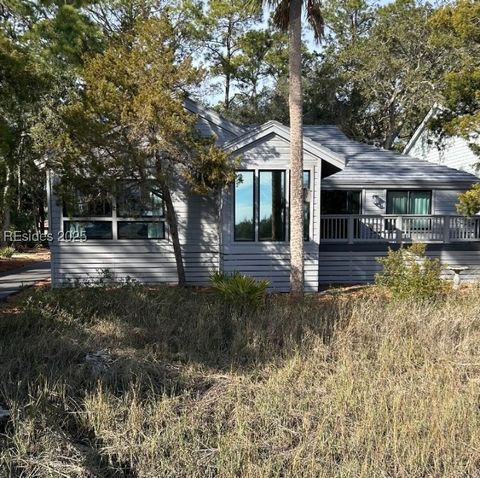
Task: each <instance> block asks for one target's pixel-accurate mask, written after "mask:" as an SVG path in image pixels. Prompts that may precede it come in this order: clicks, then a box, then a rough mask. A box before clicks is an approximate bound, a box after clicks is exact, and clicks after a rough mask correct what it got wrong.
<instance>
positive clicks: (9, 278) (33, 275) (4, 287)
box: [0, 261, 50, 301]
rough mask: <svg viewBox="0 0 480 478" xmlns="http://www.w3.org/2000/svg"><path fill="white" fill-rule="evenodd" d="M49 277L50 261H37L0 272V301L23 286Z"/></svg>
mask: <svg viewBox="0 0 480 478" xmlns="http://www.w3.org/2000/svg"><path fill="white" fill-rule="evenodd" d="M49 277H50V261H47V262H37V263H35V264H30V265H27V266H24V267H21V268H19V269H13V270H11V271H7V272H2V273H1V274H0V301H2V300H5V299H6V298H7V297H8V296H9V295H12V294H15V293H16V292H18V291H20V290H21V289H22V288H24V287H28V286H31V285H33V284H35V282H37V281H40V280H45V279H48V278H49Z"/></svg>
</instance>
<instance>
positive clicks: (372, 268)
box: [48, 100, 480, 291]
mask: <svg viewBox="0 0 480 478" xmlns="http://www.w3.org/2000/svg"><path fill="white" fill-rule="evenodd" d="M186 108H187V109H188V110H190V111H191V112H192V113H193V114H195V115H196V116H197V121H198V122H197V127H198V129H199V131H200V132H201V133H202V134H205V135H211V134H214V135H215V137H216V138H217V142H218V144H219V145H220V146H221V147H223V148H224V149H226V150H227V151H229V153H230V154H231V156H232V157H235V156H238V157H239V158H240V165H239V167H238V171H237V175H238V177H239V179H240V178H241V181H238V182H237V183H236V184H235V185H232V186H230V188H229V189H228V190H226V191H224V192H223V193H222V194H220V195H217V196H205V197H202V196H196V195H194V194H192V193H190V192H189V191H187V190H186V189H185V188H184V187H183V186H182V185H181V184H179V185H178V190H176V191H175V192H174V195H173V196H174V202H175V207H176V212H177V219H178V223H179V235H180V242H181V247H182V251H183V257H184V262H185V270H186V279H187V282H188V283H189V284H194V285H206V284H208V283H209V277H210V275H211V274H212V273H213V272H214V271H224V272H226V273H231V272H233V271H238V272H240V273H243V274H246V275H248V276H252V277H256V278H258V279H268V280H270V282H271V288H272V290H277V291H286V290H288V288H289V276H290V247H289V210H290V204H289V202H290V192H289V187H290V173H289V162H290V130H289V128H288V127H287V126H284V125H282V124H280V123H278V122H276V121H269V122H267V123H265V124H263V125H260V126H256V127H248V126H247V127H245V126H240V125H236V124H233V123H231V122H230V121H227V120H225V119H224V118H222V117H220V116H219V115H217V114H216V113H214V112H212V111H209V110H206V109H204V108H202V107H200V106H199V105H198V104H196V103H195V102H193V101H190V100H188V101H187V102H186ZM303 148H304V188H305V219H304V220H305V256H304V260H305V290H307V291H316V290H318V288H319V286H322V285H325V284H327V285H328V284H331V283H359V282H370V281H372V280H373V279H374V276H375V273H376V272H378V271H379V269H380V266H379V264H378V262H377V260H376V258H377V257H379V256H384V255H385V254H386V253H387V251H388V247H393V248H398V247H400V245H401V244H402V243H409V242H412V241H421V242H427V243H429V244H428V248H427V253H428V254H429V255H430V256H432V257H437V258H439V259H440V260H441V262H442V263H443V264H444V265H447V264H448V265H462V266H468V267H469V270H468V273H465V274H464V277H465V279H478V278H480V217H478V218H466V217H461V216H458V215H456V210H455V203H456V202H457V197H458V194H459V193H461V192H463V191H465V190H467V189H469V188H470V187H471V186H472V184H474V183H477V182H479V181H480V178H478V177H476V176H473V175H472V174H469V173H467V172H465V171H458V170H457V169H452V168H449V167H447V166H445V165H440V164H433V163H431V162H428V161H419V160H416V159H413V158H411V157H410V156H406V155H403V154H398V153H394V152H392V151H386V150H383V149H379V148H374V147H372V146H368V145H366V144H363V143H359V142H356V141H352V140H350V139H349V138H347V137H346V136H345V135H344V134H343V133H342V132H341V131H340V130H339V129H338V128H337V127H336V126H327V125H310V126H307V125H306V126H305V127H304V141H303ZM56 180H57V178H55V177H53V176H52V175H49V185H48V192H49V221H50V228H51V232H52V233H53V236H54V241H53V243H52V244H51V251H52V283H53V286H54V287H57V286H61V285H63V284H68V283H69V282H70V280H72V279H73V280H75V279H78V280H80V281H82V280H86V279H88V278H89V277H92V276H95V275H97V274H98V273H99V272H101V271H102V270H105V269H108V270H109V272H110V273H111V274H112V275H113V277H115V278H118V279H122V278H125V277H131V278H133V279H135V280H137V281H140V282H147V283H158V282H170V283H175V282H176V281H177V272H176V267H175V258H174V254H173V247H172V240H171V235H170V231H169V229H168V224H167V223H166V219H165V210H164V207H163V201H162V198H161V197H159V196H158V191H157V190H156V189H157V188H155V187H154V186H155V185H152V187H149V186H148V185H145V184H143V185H141V184H135V183H134V182H132V181H125V180H123V181H119V182H118V186H117V191H116V193H115V194H114V195H112V197H110V198H105V200H102V201H100V202H99V201H91V200H88V199H85V198H83V199H82V197H81V195H80V196H79V197H78V200H77V203H76V204H75V205H72V207H68V205H63V204H62V203H61V201H60V200H59V198H58V197H57V196H56V194H55V188H54V183H55V181H56ZM141 188H147V190H143V191H141V190H140V189H141ZM145 195H148V197H151V204H149V205H145V204H142V201H139V200H138V199H137V198H138V197H145ZM64 206H65V207H64ZM75 233H81V235H83V236H85V238H86V240H85V241H81V242H76V241H69V240H59V237H63V238H64V239H65V237H66V235H68V234H70V235H72V234H73V236H75Z"/></svg>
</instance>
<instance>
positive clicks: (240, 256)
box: [223, 251, 318, 292]
mask: <svg viewBox="0 0 480 478" xmlns="http://www.w3.org/2000/svg"><path fill="white" fill-rule="evenodd" d="M223 270H224V272H226V273H232V272H240V273H241V274H245V275H247V276H250V277H255V278H256V279H265V280H268V281H270V289H271V290H272V291H275V292H288V290H289V289H290V254H289V253H288V252H285V253H284V254H275V253H271V252H263V253H260V252H254V251H252V252H250V253H226V254H223ZM317 289H318V254H316V253H312V254H309V253H306V254H305V291H307V292H315V291H316V290H317Z"/></svg>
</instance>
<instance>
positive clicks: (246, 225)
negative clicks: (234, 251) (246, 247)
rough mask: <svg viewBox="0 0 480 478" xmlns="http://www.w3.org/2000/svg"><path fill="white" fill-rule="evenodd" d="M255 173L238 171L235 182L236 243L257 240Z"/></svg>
mask: <svg viewBox="0 0 480 478" xmlns="http://www.w3.org/2000/svg"><path fill="white" fill-rule="evenodd" d="M254 181H255V173H254V171H238V172H237V174H236V181H235V211H234V216H235V231H234V238H235V240H236V241H254V240H255V212H254V209H255V197H254V194H255V185H254V184H255V183H254Z"/></svg>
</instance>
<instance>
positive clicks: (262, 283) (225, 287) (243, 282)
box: [211, 272, 270, 307]
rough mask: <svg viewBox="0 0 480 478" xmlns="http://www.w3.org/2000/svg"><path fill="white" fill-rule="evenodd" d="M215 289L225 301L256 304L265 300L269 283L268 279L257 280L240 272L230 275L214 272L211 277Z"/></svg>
mask: <svg viewBox="0 0 480 478" xmlns="http://www.w3.org/2000/svg"><path fill="white" fill-rule="evenodd" d="M211 281H212V285H213V287H214V289H215V290H217V291H218V292H219V294H220V295H221V296H222V297H223V298H224V299H225V300H226V301H227V302H230V303H232V304H235V305H250V306H254V307H256V306H258V305H260V304H261V303H262V302H263V301H264V300H265V295H266V292H267V289H268V286H269V285H270V282H269V281H268V280H257V279H254V278H253V277H249V276H246V275H243V274H240V272H234V273H233V274H231V275H228V274H223V273H221V272H216V273H215V274H213V275H212V277H211Z"/></svg>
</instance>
